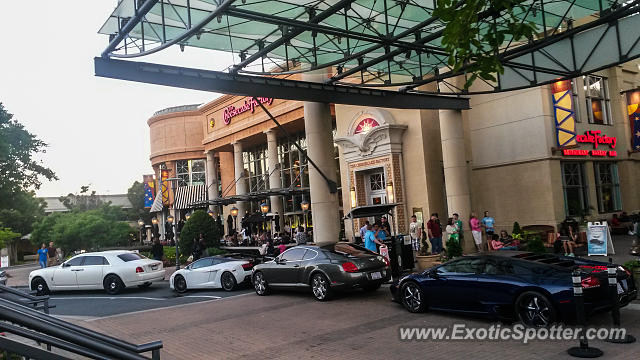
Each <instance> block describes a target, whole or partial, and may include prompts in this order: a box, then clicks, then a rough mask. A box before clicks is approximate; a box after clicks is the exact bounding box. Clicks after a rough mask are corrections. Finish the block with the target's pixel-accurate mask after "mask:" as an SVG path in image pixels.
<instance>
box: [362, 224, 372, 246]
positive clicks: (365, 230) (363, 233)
mask: <svg viewBox="0 0 640 360" xmlns="http://www.w3.org/2000/svg"><path fill="white" fill-rule="evenodd" d="M370 225H371V224H370V223H369V220H367V221H365V222H364V226H362V227H361V228H360V241H364V236H365V235H366V234H367V231H369V226H370Z"/></svg>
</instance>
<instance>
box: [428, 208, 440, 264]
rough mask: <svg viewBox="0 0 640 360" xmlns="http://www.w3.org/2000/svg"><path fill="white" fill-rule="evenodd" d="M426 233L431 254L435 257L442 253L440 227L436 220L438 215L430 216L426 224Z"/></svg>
mask: <svg viewBox="0 0 640 360" xmlns="http://www.w3.org/2000/svg"><path fill="white" fill-rule="evenodd" d="M427 233H428V235H429V242H431V254H433V255H436V254H439V253H440V251H442V227H441V226H440V221H439V220H438V213H433V214H431V218H430V219H429V221H428V222H427Z"/></svg>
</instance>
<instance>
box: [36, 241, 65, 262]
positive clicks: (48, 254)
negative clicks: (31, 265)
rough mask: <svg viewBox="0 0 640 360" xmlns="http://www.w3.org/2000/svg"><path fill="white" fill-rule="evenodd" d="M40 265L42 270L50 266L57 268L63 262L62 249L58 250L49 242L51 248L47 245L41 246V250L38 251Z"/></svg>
mask: <svg viewBox="0 0 640 360" xmlns="http://www.w3.org/2000/svg"><path fill="white" fill-rule="evenodd" d="M37 255H38V264H39V265H40V267H41V268H46V267H48V266H55V265H58V264H59V263H60V261H62V249H60V248H56V247H55V246H54V245H53V241H51V242H49V246H48V247H47V245H46V244H44V243H43V244H42V245H40V249H38V251H37Z"/></svg>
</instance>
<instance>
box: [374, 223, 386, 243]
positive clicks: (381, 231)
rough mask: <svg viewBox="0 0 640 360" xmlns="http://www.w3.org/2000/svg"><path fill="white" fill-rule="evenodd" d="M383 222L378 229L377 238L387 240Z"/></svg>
mask: <svg viewBox="0 0 640 360" xmlns="http://www.w3.org/2000/svg"><path fill="white" fill-rule="evenodd" d="M382 226H383V225H382V224H378V231H376V239H378V240H380V241H384V240H387V232H386V231H384V229H382Z"/></svg>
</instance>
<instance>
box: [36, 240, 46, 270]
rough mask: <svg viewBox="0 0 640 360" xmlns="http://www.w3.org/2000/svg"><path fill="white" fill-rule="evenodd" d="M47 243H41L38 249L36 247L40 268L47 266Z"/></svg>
mask: <svg viewBox="0 0 640 360" xmlns="http://www.w3.org/2000/svg"><path fill="white" fill-rule="evenodd" d="M47 253H48V251H47V245H45V244H44V243H42V245H41V246H40V249H38V263H39V264H40V268H42V269H44V268H46V267H47V258H48V254H47Z"/></svg>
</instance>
